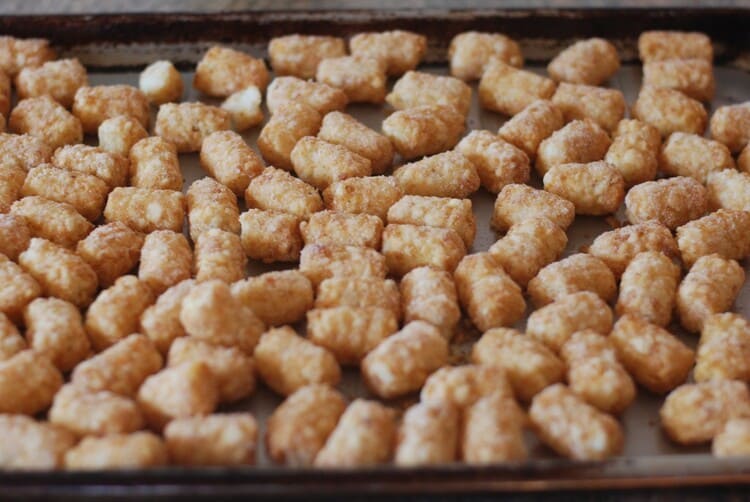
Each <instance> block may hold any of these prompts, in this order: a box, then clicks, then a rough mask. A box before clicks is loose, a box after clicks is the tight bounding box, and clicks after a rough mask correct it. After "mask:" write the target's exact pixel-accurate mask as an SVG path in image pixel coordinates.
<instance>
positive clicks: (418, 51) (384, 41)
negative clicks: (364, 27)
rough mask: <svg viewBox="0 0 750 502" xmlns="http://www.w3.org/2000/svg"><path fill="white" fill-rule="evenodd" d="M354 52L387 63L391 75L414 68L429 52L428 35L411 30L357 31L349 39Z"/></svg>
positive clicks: (386, 67)
mask: <svg viewBox="0 0 750 502" xmlns="http://www.w3.org/2000/svg"><path fill="white" fill-rule="evenodd" d="M349 50H350V51H351V53H352V54H354V55H358V56H366V57H372V58H375V59H377V60H379V61H381V62H382V63H384V64H385V71H386V73H387V74H388V75H389V76H398V75H402V74H404V73H406V72H407V71H409V70H413V69H415V68H416V67H417V65H419V63H420V61H422V58H424V55H425V52H427V37H425V36H424V35H419V34H417V33H413V32H411V31H404V30H392V31H382V32H380V33H357V34H356V35H354V36H353V37H352V38H351V39H349Z"/></svg>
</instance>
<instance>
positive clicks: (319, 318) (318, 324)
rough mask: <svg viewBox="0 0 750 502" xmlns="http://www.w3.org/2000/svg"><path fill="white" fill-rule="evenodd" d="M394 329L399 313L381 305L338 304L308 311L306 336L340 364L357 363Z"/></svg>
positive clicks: (395, 329) (394, 330) (396, 325)
mask: <svg viewBox="0 0 750 502" xmlns="http://www.w3.org/2000/svg"><path fill="white" fill-rule="evenodd" d="M329 280H330V279H329ZM323 282H325V281H323ZM396 331H398V317H396V314H394V313H393V311H391V310H388V309H384V308H379V307H369V306H367V307H350V306H340V307H329V308H315V309H313V310H310V311H308V312H307V338H308V340H310V341H311V342H313V343H314V344H316V345H319V346H321V347H323V348H325V349H327V350H329V351H330V352H331V353H332V354H333V355H334V357H335V358H336V360H337V361H338V362H339V364H341V365H354V366H356V365H358V364H359V363H360V361H362V359H363V358H364V357H365V356H366V355H367V354H368V353H369V352H370V351H372V350H373V349H374V348H375V347H377V346H378V345H379V344H380V343H381V342H382V341H383V340H385V339H387V338H388V337H389V336H390V335H392V334H393V333H395V332H396Z"/></svg>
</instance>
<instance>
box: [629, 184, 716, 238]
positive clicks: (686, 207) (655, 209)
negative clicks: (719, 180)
mask: <svg viewBox="0 0 750 502" xmlns="http://www.w3.org/2000/svg"><path fill="white" fill-rule="evenodd" d="M717 174H719V173H717ZM708 195H709V192H708V191H707V190H706V188H705V187H704V186H703V185H702V184H701V183H700V182H699V181H697V180H696V179H694V178H691V177H688V176H675V177H673V178H664V179H660V180H657V181H647V182H645V183H641V184H639V185H636V186H634V187H633V188H631V189H630V190H628V194H627V195H626V196H625V216H627V218H628V221H629V222H630V223H633V224H639V223H646V222H647V221H649V220H651V221H658V222H659V223H661V224H662V225H664V226H665V227H667V228H668V229H669V230H675V229H676V228H677V227H680V226H682V225H684V224H686V223H688V222H690V221H693V220H696V219H698V218H700V217H701V216H703V215H705V214H706V212H707V211H708V200H709V199H708Z"/></svg>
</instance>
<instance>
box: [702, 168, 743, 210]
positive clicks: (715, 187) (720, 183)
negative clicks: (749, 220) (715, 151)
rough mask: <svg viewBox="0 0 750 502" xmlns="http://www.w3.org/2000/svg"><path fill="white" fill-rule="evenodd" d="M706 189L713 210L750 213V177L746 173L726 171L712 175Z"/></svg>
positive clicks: (707, 179)
mask: <svg viewBox="0 0 750 502" xmlns="http://www.w3.org/2000/svg"><path fill="white" fill-rule="evenodd" d="M706 189H707V192H708V203H709V205H710V206H711V207H712V208H715V209H732V210H736V211H750V175H749V174H747V173H746V172H739V171H735V170H734V169H724V170H723V171H717V172H714V173H710V174H709V175H708V176H707V177H706ZM701 216H702V215H701Z"/></svg>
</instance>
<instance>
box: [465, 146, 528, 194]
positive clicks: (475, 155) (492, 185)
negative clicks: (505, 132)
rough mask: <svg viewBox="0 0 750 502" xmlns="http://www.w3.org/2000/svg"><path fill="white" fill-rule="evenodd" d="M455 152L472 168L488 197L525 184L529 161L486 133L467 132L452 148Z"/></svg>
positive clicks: (520, 153)
mask: <svg viewBox="0 0 750 502" xmlns="http://www.w3.org/2000/svg"><path fill="white" fill-rule="evenodd" d="M456 150H457V151H458V152H460V153H461V154H463V155H464V156H465V157H466V158H467V159H469V161H470V162H471V163H472V164H474V167H475V168H476V170H477V174H479V180H480V181H481V183H482V186H483V187H484V188H485V189H487V190H488V191H490V192H492V193H498V192H499V191H500V190H502V188H503V187H504V186H506V185H510V184H512V183H526V182H527V181H528V180H529V172H530V170H531V167H530V165H529V157H528V156H527V155H526V154H525V153H524V152H523V151H522V150H521V149H519V148H517V147H515V146H513V145H512V144H510V143H508V142H506V141H505V140H504V139H500V137H498V136H496V135H494V134H492V133H491V132H489V131H471V132H470V133H469V134H468V135H467V136H466V137H464V138H463V139H462V140H461V141H460V142H459V143H458V145H456Z"/></svg>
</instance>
